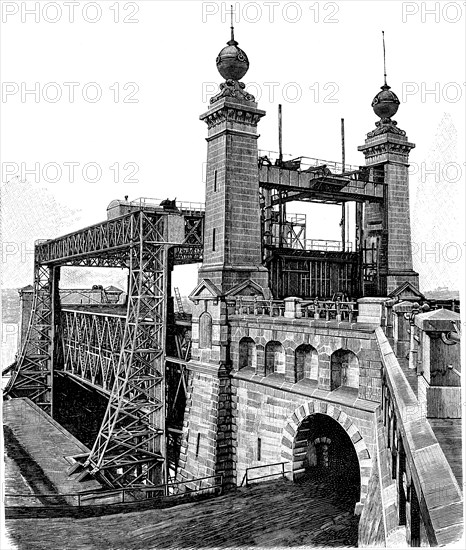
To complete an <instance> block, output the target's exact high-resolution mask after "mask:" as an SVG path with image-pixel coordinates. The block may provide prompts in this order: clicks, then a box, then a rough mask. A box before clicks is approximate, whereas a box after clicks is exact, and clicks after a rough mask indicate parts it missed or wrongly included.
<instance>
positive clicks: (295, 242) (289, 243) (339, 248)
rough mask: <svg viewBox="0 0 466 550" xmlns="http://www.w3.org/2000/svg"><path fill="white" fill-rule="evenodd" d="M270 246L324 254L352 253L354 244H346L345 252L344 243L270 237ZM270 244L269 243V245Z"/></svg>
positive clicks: (347, 242) (348, 242)
mask: <svg viewBox="0 0 466 550" xmlns="http://www.w3.org/2000/svg"><path fill="white" fill-rule="evenodd" d="M269 239H270V244H271V245H272V246H276V247H284V248H293V249H295V250H319V251H324V252H352V251H353V243H352V242H350V241H346V242H345V248H344V250H343V243H342V241H336V240H327V239H303V240H301V239H298V238H293V237H292V236H290V237H289V238H283V237H282V238H281V239H280V237H278V236H273V237H269ZM267 244H269V243H267Z"/></svg>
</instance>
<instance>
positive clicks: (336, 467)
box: [293, 413, 361, 512]
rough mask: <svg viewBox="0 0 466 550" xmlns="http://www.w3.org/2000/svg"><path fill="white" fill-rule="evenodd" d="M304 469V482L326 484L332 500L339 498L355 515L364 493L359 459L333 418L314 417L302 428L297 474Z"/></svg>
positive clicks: (297, 438) (296, 443)
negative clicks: (362, 492) (356, 506)
mask: <svg viewBox="0 0 466 550" xmlns="http://www.w3.org/2000/svg"><path fill="white" fill-rule="evenodd" d="M302 469H303V470H304V472H305V474H304V476H303V478H302V479H304V480H308V481H309V482H310V483H311V484H323V486H324V488H325V490H324V493H325V494H328V497H329V498H331V499H332V498H333V497H335V498H337V499H338V500H339V501H341V504H342V505H343V506H344V507H345V509H346V508H347V509H348V511H350V512H353V511H354V507H355V504H356V503H357V502H358V501H359V499H360V493H361V478H360V471H359V461H358V456H357V453H356V450H355V448H354V445H353V442H352V441H351V438H350V436H349V435H348V433H347V432H346V431H345V429H344V428H343V427H342V426H341V425H340V424H339V422H337V421H336V420H335V419H334V418H332V417H331V416H328V415H325V414H320V413H315V414H311V415H310V416H307V417H306V418H305V419H304V420H303V421H302V423H301V424H300V426H299V428H298V430H297V432H296V436H295V441H294V447H293V470H294V471H297V470H298V471H299V470H302ZM321 488H322V487H321Z"/></svg>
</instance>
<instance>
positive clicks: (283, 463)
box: [282, 462, 285, 479]
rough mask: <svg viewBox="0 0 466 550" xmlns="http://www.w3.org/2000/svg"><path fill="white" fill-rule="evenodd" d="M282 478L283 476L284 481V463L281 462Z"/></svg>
mask: <svg viewBox="0 0 466 550" xmlns="http://www.w3.org/2000/svg"><path fill="white" fill-rule="evenodd" d="M282 476H283V479H285V463H284V462H282Z"/></svg>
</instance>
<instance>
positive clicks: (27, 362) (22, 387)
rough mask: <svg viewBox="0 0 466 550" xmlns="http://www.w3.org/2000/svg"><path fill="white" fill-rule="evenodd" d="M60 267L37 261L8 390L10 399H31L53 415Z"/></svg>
mask: <svg viewBox="0 0 466 550" xmlns="http://www.w3.org/2000/svg"><path fill="white" fill-rule="evenodd" d="M59 278H60V268H59V267H53V266H52V267H49V266H44V265H42V264H40V263H39V262H38V260H37V255H36V258H35V262H34V293H33V303H32V310H31V317H30V319H29V326H28V330H27V334H26V339H25V342H24V345H23V349H22V350H21V355H20V358H19V361H18V364H17V366H16V368H15V370H14V371H13V372H12V375H11V378H10V380H9V382H8V385H7V387H6V388H5V395H8V396H10V397H28V398H29V399H31V401H33V402H34V403H36V405H38V406H39V407H40V408H41V409H43V410H44V411H45V412H47V413H48V414H50V415H53V403H52V399H53V395H52V394H53V392H52V386H53V369H54V361H55V352H56V334H55V332H56V327H57V319H58V315H59V311H58V310H59V295H58V282H59Z"/></svg>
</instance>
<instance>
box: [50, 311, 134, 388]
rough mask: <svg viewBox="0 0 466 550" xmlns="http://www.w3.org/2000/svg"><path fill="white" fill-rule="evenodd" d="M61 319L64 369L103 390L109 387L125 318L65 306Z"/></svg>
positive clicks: (116, 363) (119, 348) (121, 339)
mask: <svg viewBox="0 0 466 550" xmlns="http://www.w3.org/2000/svg"><path fill="white" fill-rule="evenodd" d="M61 319H62V323H61V324H62V345H63V356H64V365H63V369H64V371H65V372H67V373H71V374H73V375H76V376H78V377H79V378H81V379H82V380H83V381H87V382H91V383H92V384H94V385H100V386H102V389H103V390H108V389H109V388H112V386H113V382H114V380H115V375H116V372H117V367H118V357H119V354H120V350H121V346H122V342H123V334H124V327H125V321H126V318H125V317H123V316H121V315H111V314H104V313H91V312H87V311H77V310H68V309H66V310H62V314H61Z"/></svg>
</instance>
